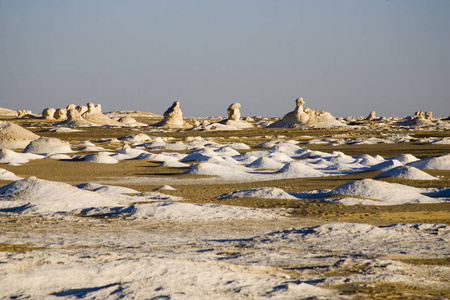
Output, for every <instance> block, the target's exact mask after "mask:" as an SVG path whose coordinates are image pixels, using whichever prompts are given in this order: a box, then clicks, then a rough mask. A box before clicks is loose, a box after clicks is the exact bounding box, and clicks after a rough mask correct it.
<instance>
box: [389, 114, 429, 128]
mask: <svg viewBox="0 0 450 300" xmlns="http://www.w3.org/2000/svg"><path fill="white" fill-rule="evenodd" d="M427 113H429V116H430V119H426V118H425V113H424V112H423V111H416V112H415V113H414V115H412V116H409V117H406V118H403V120H401V121H400V122H398V123H397V125H400V126H427V125H432V124H433V122H432V121H431V112H427Z"/></svg>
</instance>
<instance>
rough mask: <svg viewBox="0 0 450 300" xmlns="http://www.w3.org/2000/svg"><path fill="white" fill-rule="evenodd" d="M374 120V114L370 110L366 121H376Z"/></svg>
mask: <svg viewBox="0 0 450 300" xmlns="http://www.w3.org/2000/svg"><path fill="white" fill-rule="evenodd" d="M376 119H377V117H376V112H375V111H374V110H372V111H371V112H370V114H369V116H367V118H366V120H367V121H373V120H376Z"/></svg>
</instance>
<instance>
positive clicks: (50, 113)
mask: <svg viewBox="0 0 450 300" xmlns="http://www.w3.org/2000/svg"><path fill="white" fill-rule="evenodd" d="M55 112H56V109H54V108H52V107H48V108H46V109H44V110H43V111H42V118H44V119H46V120H54V119H55Z"/></svg>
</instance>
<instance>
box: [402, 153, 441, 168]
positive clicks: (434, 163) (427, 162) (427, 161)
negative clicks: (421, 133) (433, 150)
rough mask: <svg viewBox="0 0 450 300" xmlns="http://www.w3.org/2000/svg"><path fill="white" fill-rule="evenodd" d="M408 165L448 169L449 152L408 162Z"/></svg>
mask: <svg viewBox="0 0 450 300" xmlns="http://www.w3.org/2000/svg"><path fill="white" fill-rule="evenodd" d="M408 166H411V167H415V168H418V169H435V170H450V154H446V155H442V156H438V157H429V158H424V159H421V160H419V161H415V162H412V163H409V164H408Z"/></svg>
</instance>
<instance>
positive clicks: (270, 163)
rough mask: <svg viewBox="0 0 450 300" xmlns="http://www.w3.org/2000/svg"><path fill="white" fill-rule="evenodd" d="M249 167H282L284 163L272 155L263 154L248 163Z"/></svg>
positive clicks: (274, 168)
mask: <svg viewBox="0 0 450 300" xmlns="http://www.w3.org/2000/svg"><path fill="white" fill-rule="evenodd" d="M247 167H248V168H256V169H273V170H277V169H281V168H283V167H284V165H283V163H281V162H278V161H276V160H274V159H272V158H270V157H267V156H262V157H260V158H258V159H256V160H255V161H253V162H252V163H250V164H248V165H247Z"/></svg>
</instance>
